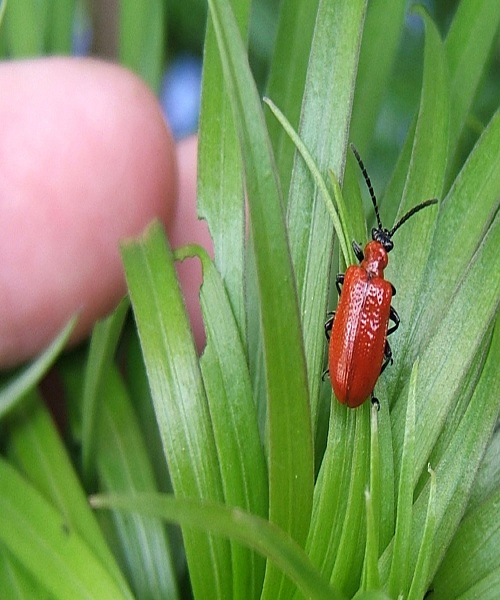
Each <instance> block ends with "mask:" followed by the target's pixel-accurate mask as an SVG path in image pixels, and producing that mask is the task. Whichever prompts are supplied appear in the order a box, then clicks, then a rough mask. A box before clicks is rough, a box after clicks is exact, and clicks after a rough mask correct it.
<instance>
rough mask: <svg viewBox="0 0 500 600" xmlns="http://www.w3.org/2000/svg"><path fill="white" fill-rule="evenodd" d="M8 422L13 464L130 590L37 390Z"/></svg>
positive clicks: (121, 583)
mask: <svg viewBox="0 0 500 600" xmlns="http://www.w3.org/2000/svg"><path fill="white" fill-rule="evenodd" d="M9 425H10V426H9V429H8V436H7V454H8V456H9V459H10V461H11V462H12V464H14V465H16V466H17V467H18V469H19V471H20V472H22V473H23V474H24V476H25V477H26V478H28V479H29V481H30V483H31V484H32V485H34V486H35V487H36V489H37V491H38V492H39V493H40V494H42V495H43V497H44V498H45V500H48V501H50V502H51V503H52V505H53V507H54V509H55V510H57V511H58V512H59V513H60V515H62V516H61V518H64V522H65V524H66V526H67V527H69V528H71V529H72V530H73V531H74V532H76V533H77V534H78V535H79V536H80V537H81V539H82V541H83V542H84V543H85V544H86V545H87V547H88V548H89V549H90V550H91V551H92V552H93V554H94V555H95V557H96V559H99V560H100V562H101V563H102V564H103V566H104V567H105V568H106V571H107V572H108V573H109V575H110V576H113V577H114V579H115V581H116V582H117V583H118V584H119V585H120V587H122V589H123V590H127V589H128V588H127V584H126V583H125V580H124V578H123V575H122V574H121V572H120V571H119V569H118V566H117V564H116V562H115V560H114V558H113V556H112V555H111V552H110V550H109V548H108V546H107V544H106V542H105V540H104V538H103V535H102V532H101V530H100V529H99V526H98V524H97V522H96V520H95V517H94V515H93V514H92V511H91V510H90V508H89V505H88V502H87V498H86V495H85V493H84V491H83V489H82V487H81V484H80V482H79V481H78V478H77V476H76V474H75V472H74V470H73V466H72V465H71V463H70V461H69V458H68V455H67V453H66V449H65V448H64V446H63V443H62V440H61V439H60V437H59V434H58V432H57V430H56V428H55V425H54V423H53V422H52V419H51V417H50V415H49V413H48V411H47V409H46V408H45V406H44V405H43V403H42V401H41V398H40V397H39V395H38V393H37V392H35V391H33V392H31V394H30V396H29V403H27V406H26V407H25V408H24V409H23V411H22V412H19V413H17V414H16V415H15V418H13V419H12V420H11V422H10V423H9ZM26 539H29V538H26ZM28 568H30V567H29V566H28ZM127 593H128V592H127Z"/></svg>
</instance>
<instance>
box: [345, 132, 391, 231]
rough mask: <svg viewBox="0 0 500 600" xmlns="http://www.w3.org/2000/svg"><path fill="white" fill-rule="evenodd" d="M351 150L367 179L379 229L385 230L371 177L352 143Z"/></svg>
mask: <svg viewBox="0 0 500 600" xmlns="http://www.w3.org/2000/svg"><path fill="white" fill-rule="evenodd" d="M351 150H352V152H353V154H354V156H355V157H356V160H357V161H358V165H359V168H360V169H361V172H362V173H363V177H364V178H365V182H366V186H367V188H368V191H369V192H370V198H371V199H372V202H373V207H374V208H375V216H376V217H377V223H378V227H379V229H383V227H382V221H381V220H380V215H379V212H378V206H377V198H376V197H375V192H374V191H373V186H372V182H371V180H370V176H369V175H368V173H367V172H366V168H365V165H364V163H363V161H362V160H361V156H360V155H359V152H358V151H357V149H356V146H355V145H354V144H352V143H351Z"/></svg>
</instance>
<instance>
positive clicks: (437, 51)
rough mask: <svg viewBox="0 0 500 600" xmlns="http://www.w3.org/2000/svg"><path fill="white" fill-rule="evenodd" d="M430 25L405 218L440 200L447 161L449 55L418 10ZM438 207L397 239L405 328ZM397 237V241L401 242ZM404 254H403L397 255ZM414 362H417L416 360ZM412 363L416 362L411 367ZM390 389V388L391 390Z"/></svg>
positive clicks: (392, 272) (402, 343) (391, 373)
mask: <svg viewBox="0 0 500 600" xmlns="http://www.w3.org/2000/svg"><path fill="white" fill-rule="evenodd" d="M418 12H419V14H420V15H421V16H422V18H423V20H424V23H425V47H424V73H423V79H422V92H421V98H420V106H419V112H418V117H417V123H416V129H415V137H414V139H413V148H412V154H411V161H410V165H409V171H408V174H407V178H406V183H405V189H404V192H403V197H402V199H401V205H400V213H404V212H406V211H407V210H409V209H410V208H411V207H413V206H415V205H416V204H418V203H419V202H422V201H424V200H427V199H429V198H438V199H439V200H442V198H441V192H442V189H443V183H444V176H445V171H446V162H447V157H448V118H449V114H448V113H449V106H448V104H449V101H448V94H449V89H448V80H447V73H446V64H445V57H444V49H443V44H442V42H441V39H440V37H439V33H438V31H437V29H436V26H435V25H434V23H433V22H432V21H431V19H430V17H429V16H428V15H427V13H426V12H425V11H424V10H419V11H418ZM436 212H437V209H436V207H431V208H426V209H425V210H423V211H422V212H420V213H418V215H416V216H415V217H414V218H413V219H411V220H410V221H408V223H405V225H404V227H402V228H401V229H400V230H398V232H397V233H396V235H395V240H394V242H395V245H396V243H397V246H396V248H395V250H394V252H393V253H391V257H390V266H389V269H388V270H387V273H388V275H387V277H388V278H389V280H390V281H391V282H392V283H393V284H394V286H395V288H396V290H398V289H400V290H404V293H401V294H398V295H397V297H396V299H395V306H396V310H397V311H398V313H399V316H400V317H401V321H402V322H403V323H411V322H412V314H413V311H414V310H415V307H416V306H418V305H419V304H418V303H417V299H418V290H419V288H420V285H421V281H422V276H423V272H424V269H425V264H426V261H427V258H428V256H429V250H430V240H431V238H432V231H433V222H434V220H435V217H436ZM396 236H397V237H396ZM398 248H399V251H398ZM409 331H410V329H409V327H407V328H403V329H402V330H401V331H398V335H397V339H395V340H394V342H393V343H392V344H391V346H392V349H393V352H394V353H395V354H397V355H398V356H399V357H401V356H402V354H403V353H402V352H401V350H402V349H404V348H405V347H406V344H407V341H408V335H409ZM413 358H414V357H413ZM412 362H413V361H412ZM403 364H404V361H403V360H401V358H400V359H399V360H398V361H397V365H395V367H396V368H393V369H390V370H388V379H389V381H390V382H391V383H392V382H394V381H395V380H396V378H397V377H398V375H399V368H400V367H401V366H402V365H403ZM390 389H391V388H390Z"/></svg>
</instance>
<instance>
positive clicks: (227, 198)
mask: <svg viewBox="0 0 500 600" xmlns="http://www.w3.org/2000/svg"><path fill="white" fill-rule="evenodd" d="M232 5H233V7H234V9H235V11H236V12H235V18H236V21H237V23H238V27H239V30H240V32H241V35H242V37H243V39H246V31H247V29H248V20H249V10H250V2H249V1H247V0H245V1H243V2H241V1H240V2H232ZM197 191H198V214H199V216H200V218H203V219H206V221H207V223H208V226H209V229H210V234H211V236H212V240H213V243H214V250H215V264H216V265H217V268H218V269H219V271H220V273H221V275H222V278H223V280H224V283H225V285H226V288H227V292H228V295H229V298H230V301H231V306H232V309H233V312H234V315H235V318H236V321H237V323H238V328H239V330H240V332H241V335H242V339H245V338H246V335H245V329H246V320H245V305H244V293H243V273H244V263H245V260H244V259H245V199H244V182H243V165H242V162H241V152H240V147H239V140H238V137H237V133H236V128H235V124H234V120H233V114H232V109H231V102H230V99H229V97H228V92H227V88H226V86H225V83H224V78H223V71H222V63H221V59H220V56H219V49H218V47H217V40H216V38H215V33H214V29H213V24H212V19H211V18H210V16H209V18H208V24H207V33H206V36H205V49H204V60H203V84H202V96H201V112H200V134H199V143H198V188H197Z"/></svg>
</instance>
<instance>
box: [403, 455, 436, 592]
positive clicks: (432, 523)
mask: <svg viewBox="0 0 500 600" xmlns="http://www.w3.org/2000/svg"><path fill="white" fill-rule="evenodd" d="M428 470H429V473H430V476H431V478H430V484H429V500H428V503H427V515H426V518H425V524H424V529H423V533H422V542H421V544H420V549H419V552H418V557H417V562H416V564H415V570H414V573H413V581H412V583H411V587H410V591H409V592H408V600H420V598H423V597H424V595H425V593H426V591H427V588H428V580H429V571H430V569H431V557H432V551H433V547H434V541H435V540H434V534H435V531H436V475H435V473H434V471H433V470H432V469H431V467H430V466H429V467H428Z"/></svg>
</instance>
